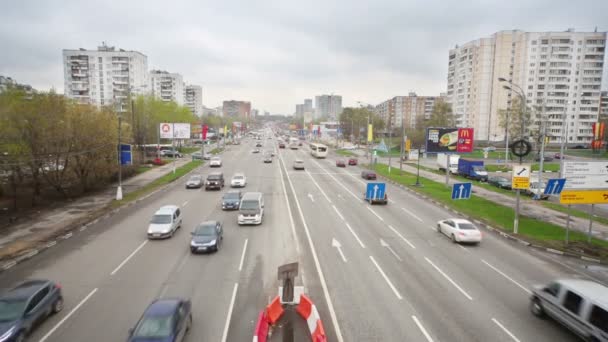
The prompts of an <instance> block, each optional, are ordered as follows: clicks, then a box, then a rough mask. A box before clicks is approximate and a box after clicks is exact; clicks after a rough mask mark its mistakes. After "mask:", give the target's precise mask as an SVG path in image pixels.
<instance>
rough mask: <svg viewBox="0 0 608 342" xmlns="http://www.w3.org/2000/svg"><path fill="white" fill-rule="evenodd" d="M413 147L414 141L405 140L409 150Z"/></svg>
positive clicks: (406, 148)
mask: <svg viewBox="0 0 608 342" xmlns="http://www.w3.org/2000/svg"><path fill="white" fill-rule="evenodd" d="M411 149H412V141H411V140H410V139H407V140H406V141H405V150H406V151H408V152H409V151H410V150H411Z"/></svg>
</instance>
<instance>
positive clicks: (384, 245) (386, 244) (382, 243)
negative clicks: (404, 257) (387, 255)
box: [380, 239, 401, 261]
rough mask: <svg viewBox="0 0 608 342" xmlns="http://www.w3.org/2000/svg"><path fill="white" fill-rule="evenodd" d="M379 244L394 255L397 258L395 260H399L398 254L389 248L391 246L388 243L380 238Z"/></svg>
mask: <svg viewBox="0 0 608 342" xmlns="http://www.w3.org/2000/svg"><path fill="white" fill-rule="evenodd" d="M380 246H382V247H386V248H387V249H388V250H389V251H390V252H391V253H392V254H393V255H394V256H395V258H397V260H399V261H401V258H400V257H399V255H398V254H397V253H395V251H394V250H393V249H392V248H391V246H389V244H388V243H386V241H384V240H382V239H380Z"/></svg>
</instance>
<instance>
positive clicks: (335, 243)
mask: <svg viewBox="0 0 608 342" xmlns="http://www.w3.org/2000/svg"><path fill="white" fill-rule="evenodd" d="M331 246H332V247H336V249H337V250H338V253H340V256H341V257H342V261H344V262H347V261H346V257H345V256H344V252H342V244H341V243H340V241H338V240H336V239H335V238H332V239H331Z"/></svg>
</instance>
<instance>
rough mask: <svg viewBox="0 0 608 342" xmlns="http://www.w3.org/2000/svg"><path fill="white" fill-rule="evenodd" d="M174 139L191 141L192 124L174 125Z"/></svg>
mask: <svg viewBox="0 0 608 342" xmlns="http://www.w3.org/2000/svg"><path fill="white" fill-rule="evenodd" d="M173 139H190V124H189V123H174V124H173Z"/></svg>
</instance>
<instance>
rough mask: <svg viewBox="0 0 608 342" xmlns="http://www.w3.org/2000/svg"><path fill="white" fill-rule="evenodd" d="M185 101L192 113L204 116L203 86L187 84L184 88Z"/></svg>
mask: <svg viewBox="0 0 608 342" xmlns="http://www.w3.org/2000/svg"><path fill="white" fill-rule="evenodd" d="M184 103H185V105H186V107H188V108H189V109H190V111H191V112H192V114H194V115H196V116H199V117H200V116H203V88H202V87H201V86H197V85H187V86H186V89H185V90H184Z"/></svg>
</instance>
